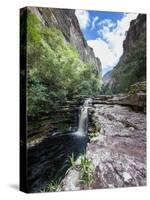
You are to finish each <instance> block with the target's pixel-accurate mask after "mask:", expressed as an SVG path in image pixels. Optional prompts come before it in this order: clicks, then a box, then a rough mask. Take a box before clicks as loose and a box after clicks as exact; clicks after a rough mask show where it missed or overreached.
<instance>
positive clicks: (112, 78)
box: [103, 14, 146, 93]
mask: <svg viewBox="0 0 150 200" xmlns="http://www.w3.org/2000/svg"><path fill="white" fill-rule="evenodd" d="M145 80H146V15H145V14H139V15H138V16H137V18H136V19H135V20H133V21H131V23H130V28H129V30H128V32H127V35H126V39H125V40H124V42H123V55H122V56H121V58H120V61H119V63H118V64H117V66H116V67H114V69H113V70H112V71H110V72H108V73H107V74H106V75H105V76H104V77H103V83H104V86H105V87H106V86H107V88H109V89H110V88H111V91H112V92H113V93H120V92H127V91H128V90H129V88H130V86H131V85H132V84H134V83H136V82H141V81H145Z"/></svg>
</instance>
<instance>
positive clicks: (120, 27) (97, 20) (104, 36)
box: [76, 10, 137, 75]
mask: <svg viewBox="0 0 150 200" xmlns="http://www.w3.org/2000/svg"><path fill="white" fill-rule="evenodd" d="M76 16H77V18H78V21H79V24H80V28H81V30H82V32H83V34H84V37H85V39H86V40H87V43H88V45H89V46H91V47H92V48H93V50H94V53H95V55H96V56H97V57H99V58H100V60H101V63H102V74H103V75H104V74H105V73H106V72H108V71H110V70H111V69H112V68H113V67H114V66H116V64H117V63H118V61H119V59H120V56H121V55H122V53H123V47H122V45H123V41H124V39H125V36H126V31H127V30H128V29H129V25H130V22H131V20H133V19H135V18H136V17H137V13H122V12H103V11H86V10H76Z"/></svg>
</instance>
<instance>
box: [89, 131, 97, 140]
mask: <svg viewBox="0 0 150 200" xmlns="http://www.w3.org/2000/svg"><path fill="white" fill-rule="evenodd" d="M97 136H98V132H92V133H88V137H89V139H93V138H95V137H97Z"/></svg>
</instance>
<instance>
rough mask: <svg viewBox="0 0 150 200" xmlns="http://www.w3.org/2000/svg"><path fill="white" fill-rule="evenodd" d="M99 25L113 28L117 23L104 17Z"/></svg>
mask: <svg viewBox="0 0 150 200" xmlns="http://www.w3.org/2000/svg"><path fill="white" fill-rule="evenodd" d="M98 25H99V26H105V27H107V28H113V27H115V26H116V24H115V23H114V22H113V21H112V20H111V19H104V20H102V21H100V22H99V23H98Z"/></svg>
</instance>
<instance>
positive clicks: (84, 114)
mask: <svg viewBox="0 0 150 200" xmlns="http://www.w3.org/2000/svg"><path fill="white" fill-rule="evenodd" d="M89 102H91V99H86V100H85V102H84V104H83V106H82V108H81V114H80V118H79V125H78V130H77V132H75V134H76V135H80V136H85V135H86V133H87V128H88V108H89Z"/></svg>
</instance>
